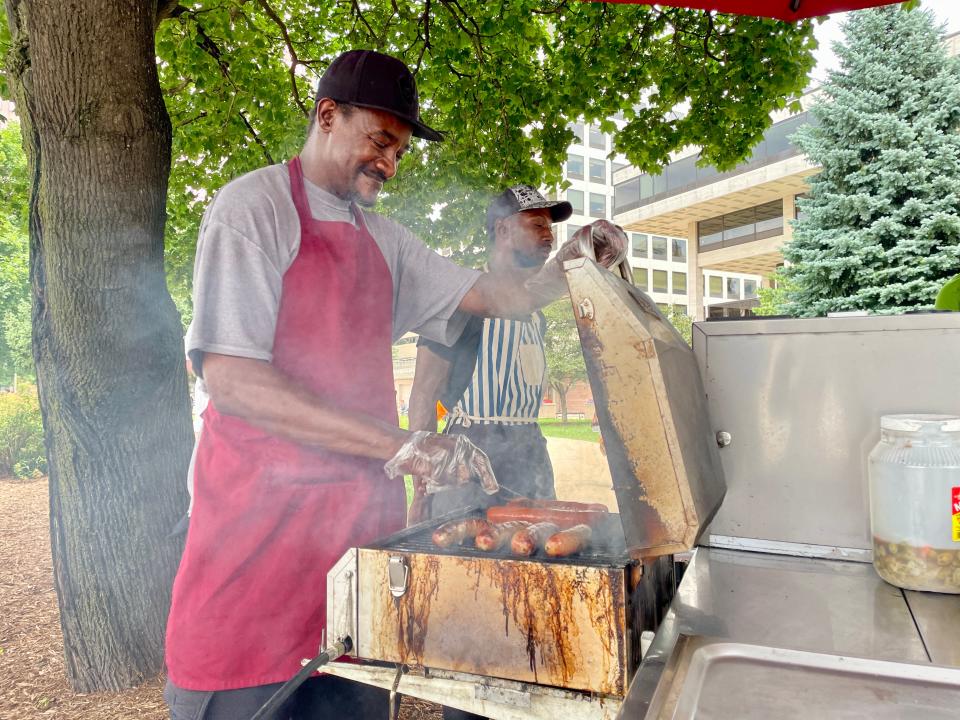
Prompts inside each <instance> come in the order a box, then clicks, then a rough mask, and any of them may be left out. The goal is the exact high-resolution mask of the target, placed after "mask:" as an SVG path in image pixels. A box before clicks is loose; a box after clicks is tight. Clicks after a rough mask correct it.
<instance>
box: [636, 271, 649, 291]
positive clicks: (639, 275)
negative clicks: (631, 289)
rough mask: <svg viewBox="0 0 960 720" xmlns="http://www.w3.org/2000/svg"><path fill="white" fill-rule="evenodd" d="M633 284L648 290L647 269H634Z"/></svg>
mask: <svg viewBox="0 0 960 720" xmlns="http://www.w3.org/2000/svg"><path fill="white" fill-rule="evenodd" d="M633 284H634V285H636V286H637V287H638V288H640V289H641V290H646V289H647V269H646V268H634V269H633Z"/></svg>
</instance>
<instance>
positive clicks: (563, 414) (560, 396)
mask: <svg viewBox="0 0 960 720" xmlns="http://www.w3.org/2000/svg"><path fill="white" fill-rule="evenodd" d="M568 387H569V386H567V385H563V384H562V383H554V384H553V389H554V390H556V391H557V400H558V401H559V402H560V422H562V423H563V424H564V425H566V424H567V388H568Z"/></svg>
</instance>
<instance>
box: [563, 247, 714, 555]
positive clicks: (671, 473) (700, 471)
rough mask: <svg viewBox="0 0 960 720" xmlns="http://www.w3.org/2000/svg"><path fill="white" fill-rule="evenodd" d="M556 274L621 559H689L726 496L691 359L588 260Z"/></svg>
mask: <svg viewBox="0 0 960 720" xmlns="http://www.w3.org/2000/svg"><path fill="white" fill-rule="evenodd" d="M564 269H565V271H566V275H567V284H568V285H569V287H570V300H571V303H572V304H573V311H574V316H575V317H576V321H577V328H578V330H579V332H580V344H581V345H582V347H583V357H584V360H585V361H586V366H587V374H588V375H589V377H590V387H591V389H592V390H593V399H594V403H595V407H596V411H597V417H598V420H599V422H600V432H601V434H602V435H603V440H604V444H605V446H606V455H607V462H608V464H609V465H610V473H611V475H612V476H613V489H614V492H615V493H616V496H617V504H618V505H619V508H620V519H621V522H622V523H623V532H624V536H625V538H626V542H627V549H628V551H629V552H630V555H631V556H633V557H636V558H651V557H658V556H661V555H667V554H671V553H675V552H682V551H684V550H689V549H691V548H692V547H693V546H694V544H695V543H696V541H697V538H698V537H699V536H700V533H701V532H702V531H703V529H704V528H705V527H706V525H707V524H708V523H709V522H710V519H711V518H712V517H713V515H714V513H715V512H716V511H717V509H718V508H719V507H720V503H721V502H722V501H723V496H724V493H725V492H726V484H725V483H724V479H723V470H722V468H721V466H720V457H719V454H718V453H719V450H718V447H717V442H716V438H715V436H714V435H713V432H712V431H711V427H712V425H711V424H710V421H709V417H708V414H707V413H708V411H707V402H706V396H705V393H704V390H703V383H702V381H701V378H700V371H699V369H698V367H697V362H696V359H695V357H694V354H693V350H692V349H691V348H690V346H689V345H687V343H686V341H684V339H683V338H682V337H681V336H680V334H679V333H678V332H677V331H676V329H675V328H674V327H673V326H672V325H671V324H670V323H669V322H668V321H667V320H666V319H664V317H663V315H661V314H660V311H659V310H658V309H657V306H656V304H654V302H653V301H652V300H651V299H650V298H649V297H647V296H646V295H645V294H644V293H642V292H640V291H639V290H638V289H637V288H635V287H634V286H633V285H632V284H631V283H630V282H627V281H626V280H622V279H621V278H620V277H618V276H617V275H615V274H614V273H612V272H610V271H609V270H606V269H605V268H603V267H602V266H600V265H598V264H597V263H595V262H594V261H592V260H589V259H586V258H582V259H578V260H572V261H569V262H567V263H566V264H565V265H564ZM624 274H625V275H629V271H627V272H625V273H624Z"/></svg>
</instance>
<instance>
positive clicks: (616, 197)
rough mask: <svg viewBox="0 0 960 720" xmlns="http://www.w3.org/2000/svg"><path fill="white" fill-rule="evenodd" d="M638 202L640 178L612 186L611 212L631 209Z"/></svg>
mask: <svg viewBox="0 0 960 720" xmlns="http://www.w3.org/2000/svg"><path fill="white" fill-rule="evenodd" d="M639 204H640V178H632V179H631V180H627V181H625V182H622V183H620V184H618V185H614V186H613V214H614V215H617V214H618V213H622V212H626V211H627V210H633V208H635V207H637V206H638V205H639Z"/></svg>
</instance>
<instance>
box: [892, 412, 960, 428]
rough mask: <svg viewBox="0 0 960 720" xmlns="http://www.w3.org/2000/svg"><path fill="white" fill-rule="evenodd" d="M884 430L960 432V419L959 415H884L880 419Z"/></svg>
mask: <svg viewBox="0 0 960 720" xmlns="http://www.w3.org/2000/svg"><path fill="white" fill-rule="evenodd" d="M880 428H881V429H882V430H894V431H897V432H921V431H923V430H925V431H927V432H938V431H939V432H948V433H953V432H960V417H958V416H957V415H926V414H923V413H916V414H912V415H883V416H882V417H881V418H880Z"/></svg>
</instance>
